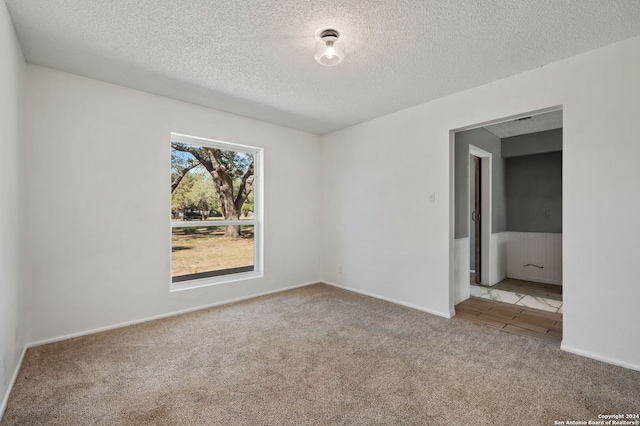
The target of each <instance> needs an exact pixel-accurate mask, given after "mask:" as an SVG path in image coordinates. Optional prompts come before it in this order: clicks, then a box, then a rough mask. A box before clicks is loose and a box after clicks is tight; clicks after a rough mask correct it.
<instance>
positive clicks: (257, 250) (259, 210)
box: [169, 132, 264, 292]
mask: <svg viewBox="0 0 640 426" xmlns="http://www.w3.org/2000/svg"><path fill="white" fill-rule="evenodd" d="M171 142H178V143H185V144H189V145H197V146H206V147H210V148H215V149H221V150H226V151H238V152H246V153H247V154H252V155H253V158H254V159H253V189H252V192H253V210H254V211H253V219H244V220H216V221H215V222H214V223H212V222H210V221H203V220H193V221H179V222H176V221H173V220H171V219H169V228H170V229H169V283H170V291H172V292H173V291H182V290H189V289H192V288H200V287H207V286H212V285H218V284H224V283H230V282H236V281H244V280H250V279H255V278H261V277H263V276H264V269H263V265H264V250H263V240H264V238H263V237H264V229H263V220H264V219H263V211H264V208H263V207H264V205H263V187H264V181H263V173H262V169H263V156H264V150H263V148H258V147H255V146H250V145H242V144H237V143H232V142H225V141H220V140H215V139H208V138H202V137H197V136H190V135H185V134H182V133H174V132H172V133H171V139H170V141H169V143H170V144H171ZM170 177H171V167H169V181H171V180H170ZM169 211H171V195H169ZM227 225H244V226H253V271H246V272H236V273H230V274H224V275H216V276H211V277H203V278H195V279H191V280H184V281H178V282H174V281H173V250H172V248H173V242H172V231H173V229H174V228H190V227H199V226H227Z"/></svg>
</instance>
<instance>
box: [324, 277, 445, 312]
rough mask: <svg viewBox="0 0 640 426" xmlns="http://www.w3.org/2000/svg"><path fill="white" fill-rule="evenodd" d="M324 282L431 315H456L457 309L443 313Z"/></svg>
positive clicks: (325, 282)
mask: <svg viewBox="0 0 640 426" xmlns="http://www.w3.org/2000/svg"><path fill="white" fill-rule="evenodd" d="M322 282H323V283H324V284H327V285H330V286H333V287H337V288H340V289H342V290H347V291H351V292H353V293H358V294H362V295H364V296H369V297H373V298H374V299H380V300H384V301H385V302H391V303H395V304H396V305H402V306H406V307H407V308H411V309H416V310H418V311H422V312H426V313H428V314H431V315H436V316H438V317H442V318H447V319H450V318H453V316H454V315H455V310H453V309H452V310H450V311H449V313H443V312H440V311H435V310H433V309H428V308H423V307H422V306H418V305H412V304H411V303H405V302H401V301H399V300H396V299H391V298H389V297H384V296H379V295H377V294H374V293H369V292H368V291H363V290H358V289H355V288H351V287H346V286H343V285H340V284H335V283H332V282H329V281H322Z"/></svg>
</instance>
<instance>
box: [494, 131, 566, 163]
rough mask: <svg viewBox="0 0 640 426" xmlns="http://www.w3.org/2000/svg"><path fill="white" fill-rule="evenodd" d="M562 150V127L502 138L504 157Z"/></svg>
mask: <svg viewBox="0 0 640 426" xmlns="http://www.w3.org/2000/svg"><path fill="white" fill-rule="evenodd" d="M554 151H562V129H554V130H546V131H544V132H537V133H529V134H527V135H520V136H513V137H510V138H503V139H502V158H509V157H519V156H521V155H531V154H542V153H545V152H554Z"/></svg>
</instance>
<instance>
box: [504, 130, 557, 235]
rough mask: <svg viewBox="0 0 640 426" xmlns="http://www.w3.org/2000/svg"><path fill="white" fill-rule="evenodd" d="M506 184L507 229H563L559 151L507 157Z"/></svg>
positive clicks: (533, 230)
mask: <svg viewBox="0 0 640 426" xmlns="http://www.w3.org/2000/svg"><path fill="white" fill-rule="evenodd" d="M504 141H505V140H504V139H503V143H504ZM506 187H507V230H508V231H517V232H550V233H561V232H562V152H551V153H546V154H537V155H527V156H523V157H514V158H508V159H506Z"/></svg>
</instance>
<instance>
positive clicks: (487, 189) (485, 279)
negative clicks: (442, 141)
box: [467, 144, 493, 285]
mask: <svg viewBox="0 0 640 426" xmlns="http://www.w3.org/2000/svg"><path fill="white" fill-rule="evenodd" d="M469 155H470V156H471V155H474V156H476V157H478V158H480V193H481V194H482V196H481V199H480V271H481V273H480V284H483V285H491V279H492V273H491V272H492V271H491V257H492V256H491V218H492V217H493V216H492V211H491V200H492V195H493V194H492V192H491V184H492V179H491V175H492V166H493V164H492V161H493V160H492V154H491V153H490V152H487V151H485V150H483V149H481V148H478V147H477V146H474V145H471V144H469ZM467 164H468V167H469V172H468V177H469V184H468V185H467V199H469V211H468V212H467V213H468V214H467V218H470V217H471V212H473V206H472V205H471V200H470V197H471V185H474V184H475V177H474V173H473V170H471V162H470V161H467ZM467 235H468V236H469V244H471V224H470V221H468V220H467ZM470 251H471V247H469V252H470ZM469 260H471V259H469ZM469 264H470V261H469V262H467V265H469Z"/></svg>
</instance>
